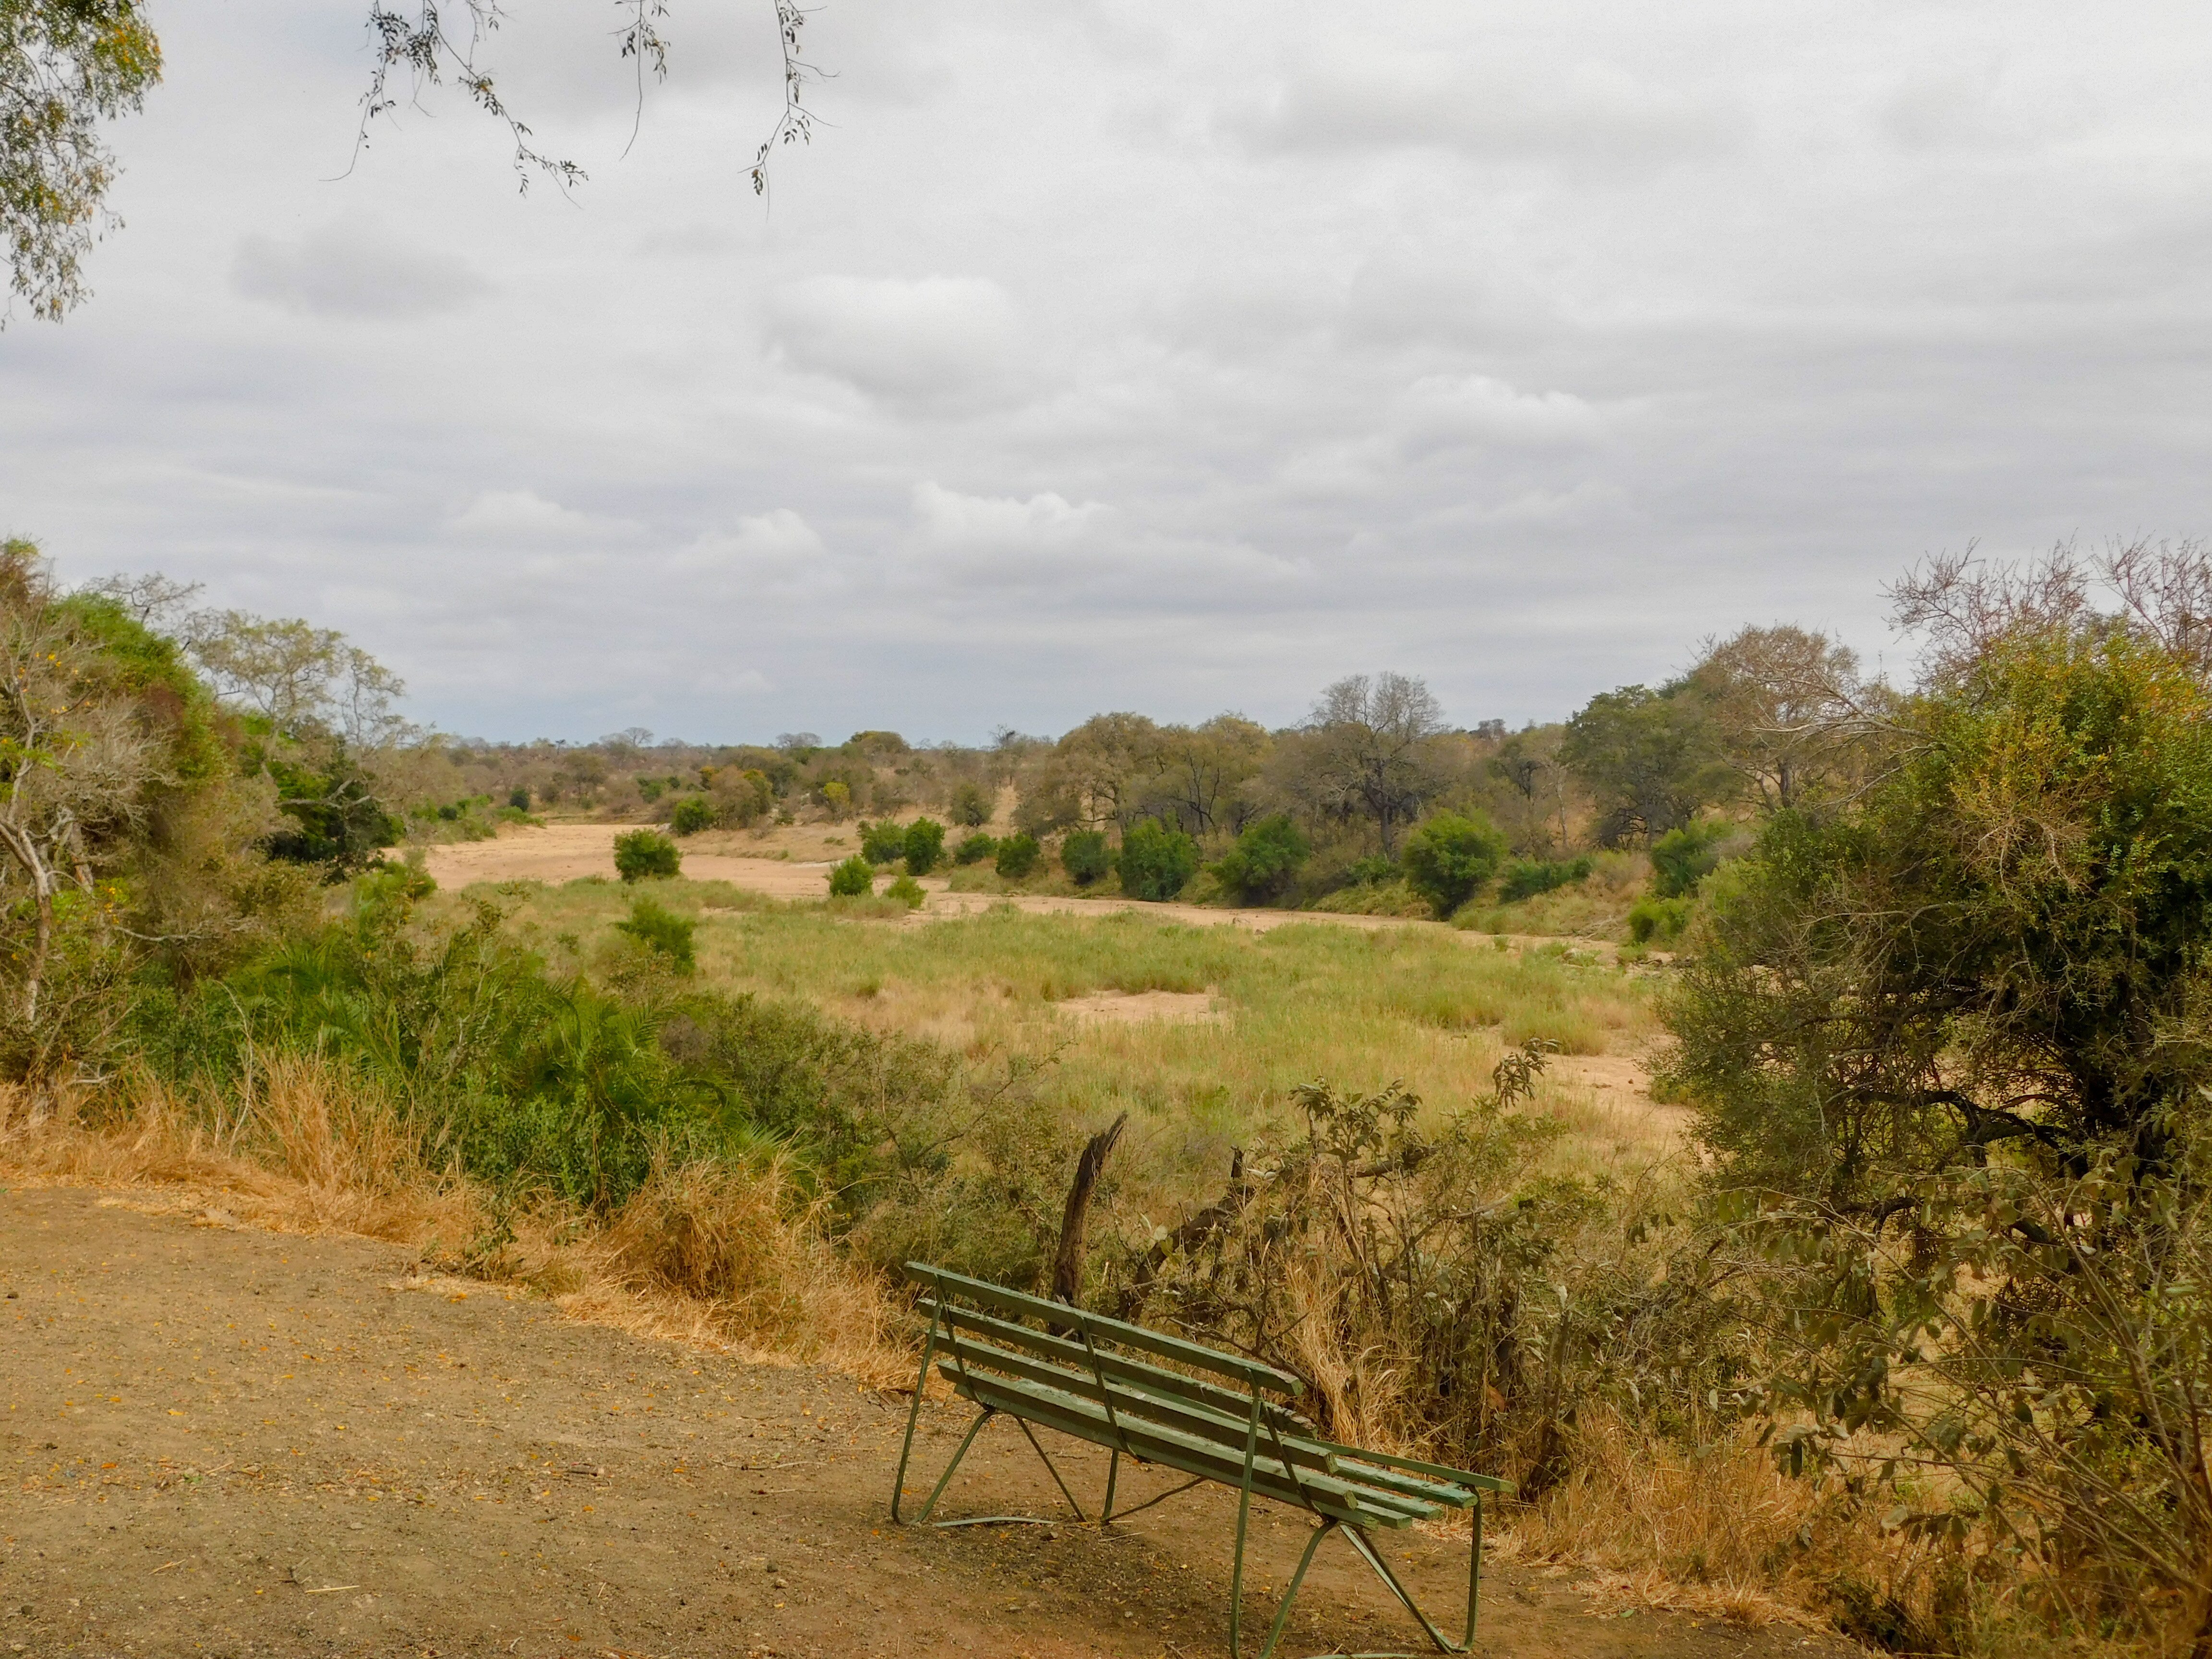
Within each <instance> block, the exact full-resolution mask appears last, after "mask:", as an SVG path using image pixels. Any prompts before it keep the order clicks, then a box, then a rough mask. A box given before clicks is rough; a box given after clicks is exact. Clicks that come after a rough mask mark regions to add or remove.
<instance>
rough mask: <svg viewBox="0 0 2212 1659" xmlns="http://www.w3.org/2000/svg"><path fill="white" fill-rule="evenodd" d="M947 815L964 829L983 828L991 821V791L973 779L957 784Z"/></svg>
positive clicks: (953, 788)
mask: <svg viewBox="0 0 2212 1659" xmlns="http://www.w3.org/2000/svg"><path fill="white" fill-rule="evenodd" d="M946 816H947V817H950V818H951V820H952V821H953V823H957V824H958V825H959V826H960V827H961V828H962V829H981V828H982V827H983V826H984V825H985V824H987V823H989V822H990V821H991V793H990V791H988V790H987V789H986V788H984V787H983V786H982V785H981V784H980V783H976V782H975V781H972V780H971V781H964V782H961V783H957V784H955V785H954V786H953V787H952V801H951V806H950V807H949V808H947V810H946Z"/></svg>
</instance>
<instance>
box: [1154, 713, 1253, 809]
mask: <svg viewBox="0 0 2212 1659" xmlns="http://www.w3.org/2000/svg"><path fill="white" fill-rule="evenodd" d="M1272 745H1273V739H1272V738H1270V737H1269V736H1268V735H1267V728H1266V727H1265V726H1261V725H1259V724H1257V723H1256V722H1255V721H1252V720H1246V719H1245V718H1244V717H1243V715H1242V714H1217V715H1215V716H1214V717H1213V718H1212V720H1208V721H1206V723H1205V724H1204V725H1203V726H1163V727H1162V728H1160V730H1159V732H1158V737H1157V739H1156V741H1155V743H1154V744H1153V745H1152V750H1151V752H1150V753H1149V754H1147V755H1146V756H1144V757H1142V758H1143V761H1144V763H1145V765H1146V767H1147V768H1148V769H1149V770H1150V772H1151V777H1150V779H1149V781H1147V782H1146V785H1145V786H1144V787H1143V788H1142V797H1143V805H1144V807H1145V809H1146V810H1147V811H1151V812H1152V814H1153V815H1154V816H1156V817H1162V818H1166V817H1173V818H1174V819H1175V820H1176V823H1179V824H1180V825H1181V826H1182V828H1183V829H1187V830H1188V831H1189V832H1190V833H1191V834H1192V835H1194V836H1209V835H1212V833H1213V831H1214V830H1215V829H1218V828H1220V827H1222V826H1223V824H1224V823H1229V824H1231V826H1235V825H1237V824H1238V823H1240V821H1241V820H1242V818H1243V817H1244V816H1245V814H1246V813H1247V812H1249V810H1250V807H1249V802H1248V801H1247V799H1246V798H1245V796H1244V794H1243V786H1244V785H1245V784H1246V783H1247V782H1249V781H1250V780H1251V779H1253V778H1255V777H1257V776H1258V775H1259V774H1260V769H1261V765H1262V764H1263V763H1265V762H1266V760H1267V751H1268V750H1269V748H1270V747H1271V746H1272Z"/></svg>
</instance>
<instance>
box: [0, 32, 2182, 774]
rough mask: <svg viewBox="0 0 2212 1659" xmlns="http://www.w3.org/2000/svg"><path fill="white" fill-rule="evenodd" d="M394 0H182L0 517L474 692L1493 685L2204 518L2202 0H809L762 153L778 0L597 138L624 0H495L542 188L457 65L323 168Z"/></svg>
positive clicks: (627, 101)
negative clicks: (766, 193) (556, 162)
mask: <svg viewBox="0 0 2212 1659" xmlns="http://www.w3.org/2000/svg"><path fill="white" fill-rule="evenodd" d="M365 9H366V8H365V6H364V5H362V4H361V3H359V0H164V3H161V4H160V5H158V7H157V9H156V10H155V19H156V21H157V23H158V24H159V26H160V27H161V33H162V40H163V43H164V46H165V48H166V51H167V62H168V73H167V82H166V83H165V84H164V85H163V86H162V87H161V88H160V89H159V90H158V91H157V92H156V93H155V94H154V96H153V98H152V99H151V100H149V108H148V112H147V113H146V114H145V115H144V116H143V118H137V119H135V120H131V121H129V122H126V123H125V124H123V125H120V126H118V128H117V129H116V131H115V142H116V143H117V146H118V149H119V150H120V152H121V154H122V155H123V158H124V160H125V165H126V168H127V172H126V173H125V178H124V179H123V181H122V184H121V185H120V187H119V189H118V192H117V197H116V204H117V205H118V207H119V209H120V210H121V211H122V212H123V214H124V216H125V218H126V219H127V220H128V226H127V228H125V229H124V230H123V231H121V232H120V233H119V234H117V235H115V236H114V237H112V239H111V240H109V241H108V242H107V243H106V244H105V245H104V246H102V247H101V248H100V250H99V252H97V253H96V255H95V256H94V262H93V265H92V278H93V282H94V286H95V288H96V289H97V292H96V295H95V297H94V300H93V301H91V303H90V304H89V305H88V306H86V307H84V308H82V310H80V311H79V312H77V313H75V314H74V315H72V316H71V317H70V319H69V320H68V322H67V323H66V324H64V325H62V326H61V327H59V328H55V327H52V326H51V325H45V324H41V323H38V322H35V321H32V320H29V319H27V318H25V317H24V316H23V315H22V314H21V308H20V307H18V314H17V317H16V319H15V321H14V322H13V323H12V324H11V325H10V326H9V328H8V329H7V331H5V332H4V333H0V530H4V531H9V532H15V533H21V534H29V535H32V536H34V537H36V538H39V539H40V541H41V542H43V543H44V544H45V545H46V548H47V550H49V551H50V552H51V553H52V555H53V556H54V557H55V559H56V560H57V562H58V564H59V567H60V568H61V569H62V571H63V573H64V574H65V575H67V576H70V577H72V578H82V577H89V576H93V575H97V574H103V573H105V572H107V571H112V570H118V569H119V570H131V571H144V570H160V571H162V572H165V573H167V574H170V575H173V576H176V577H180V578H185V579H189V580H197V581H201V582H204V583H205V584H206V593H207V599H209V600H210V601H211V602H215V603H219V604H222V605H238V606H242V607H245V608H246V609H248V610H252V611H260V612H264V613H270V614H276V615H301V616H306V617H312V618H313V619H315V620H317V621H319V622H322V623H328V624H331V625H334V626H337V627H339V628H343V629H345V630H346V631H347V632H348V633H349V634H350V635H353V636H354V637H355V638H356V640H357V641H359V642H360V643H361V644H362V645H365V646H366V647H368V648H369V649H370V650H371V651H373V652H374V653H375V654H376V655H377V656H379V657H380V658H381V659H384V660H386V662H388V663H389V664H391V665H392V666H393V667H394V668H396V669H397V670H398V671H399V672H400V673H401V674H402V675H404V678H406V680H407V681H408V683H409V686H410V692H411V694H412V695H411V697H410V703H411V708H412V712H413V713H414V714H415V715H416V717H417V718H418V719H422V720H428V721H432V722H435V723H436V724H437V725H439V726H442V727H444V728H446V729H447V730H449V731H453V732H460V733H464V734H480V735H484V736H489V737H495V738H531V737H536V736H539V735H545V736H553V737H567V738H592V737H594V736H597V735H598V734H599V733H600V732H606V731H610V730H612V729H616V728H619V727H623V726H646V727H648V728H650V729H652V730H653V731H654V732H659V733H661V734H663V735H680V736H683V737H686V738H694V739H699V740H730V741H734V740H739V739H757V738H764V737H768V736H772V735H773V734H775V733H776V732H783V731H792V730H798V729H808V730H812V731H817V732H822V733H823V734H825V735H827V736H829V737H831V738H839V737H842V736H843V735H844V734H845V733H846V732H849V731H851V730H853V729H855V728H858V727H862V726H888V727H892V728H896V729H897V730H900V731H902V732H905V733H906V734H907V735H908V737H910V738H959V739H975V738H982V737H984V736H985V735H986V734H987V733H988V732H989V731H990V730H991V729H992V728H993V727H994V726H998V725H1000V724H1002V723H1003V724H1007V725H1012V726H1017V727H1018V728H1020V729H1022V730H1024V731H1033V732H1058V731H1060V730H1063V729H1065V728H1066V726H1070V725H1072V724H1073V723H1075V722H1076V721H1078V720H1081V719H1083V718H1084V717H1085V716H1086V715H1088V714H1092V713H1094V712H1097V711H1099V710H1102V709H1109V708H1135V709H1140V710H1143V711H1145V712H1147V713H1150V714H1154V715H1156V716H1158V717H1161V718H1165V719H1193V718H1202V717H1204V716H1206V715H1207V714H1212V713H1214V712H1217V711H1218V710H1220V709H1223V708H1237V709H1240V710H1242V711H1243V712H1244V713H1247V714H1250V715H1251V716H1253V717H1254V718H1255V719H1259V720H1266V721H1267V722H1269V723H1271V724H1277V723H1283V722H1286V721H1289V720H1293V719H1295V718H1297V716H1298V715H1300V714H1302V713H1303V712H1304V709H1305V708H1306V707H1307V706H1308V704H1309V703H1310V701H1311V699H1312V696H1313V694H1314V693H1315V691H1316V690H1317V689H1318V688H1319V687H1320V686H1322V684H1325V683H1326V682H1327V681H1328V680H1330V679H1332V678H1336V677H1338V676H1340V675H1342V674H1345V673H1347V672H1352V671H1361V670H1372V669H1377V668H1395V669H1399V670H1401V671H1407V672H1410V673H1417V674H1421V675H1425V677H1426V678H1428V680H1429V682H1430V684H1431V685H1432V686H1433V687H1434V688H1435V690H1437V694H1438V695H1439V696H1441V698H1442V699H1443V702H1444V705H1445V707H1446V708H1447V710H1448V712H1449V714H1451V715H1452V716H1453V717H1454V719H1455V720H1458V721H1461V722H1464V723H1470V724H1471V723H1472V722H1474V721H1475V720H1482V719H1486V718H1492V717H1502V718H1504V719H1508V720H1513V721H1515V722H1516V723H1517V722H1518V721H1520V720H1526V719H1539V720H1541V719H1553V718H1558V717H1559V716H1561V715H1563V714H1566V713H1568V712H1570V711H1571V710H1572V709H1573V708H1575V707H1576V706H1577V705H1578V704H1580V703H1581V702H1583V700H1585V699H1586V698H1587V697H1588V696H1589V695H1590V694H1591V693H1592V692H1594V691H1596V690H1604V689H1607V688H1609V687H1611V686H1613V685H1616V684H1624V683H1627V682H1632V681H1638V680H1651V679H1654V678H1660V677H1663V676H1665V675H1667V674H1668V672H1670V671H1673V670H1675V669H1678V668H1680V666H1682V665H1685V664H1686V662H1687V661H1688V660H1690V659H1692V656H1693V655H1694V654H1695V650H1696V646H1697V643H1698V641H1699V640H1700V639H1701V638H1703V637H1705V636H1706V635H1711V634H1714V633H1717V632H1722V633H1724V632H1727V631H1730V630H1732V629H1735V628H1736V627H1738V626H1740V625H1741V624H1742V623H1748V622H1773V621H1796V622H1802V623H1806V624H1808V625H1810V626H1814V627H1826V628H1830V629H1834V630H1836V631H1837V632H1838V633H1839V634H1841V635H1843V636H1844V638H1846V639H1847V640H1849V641H1851V642H1852V643H1853V644H1855V645H1857V646H1858V647H1860V648H1861V649H1862V650H1863V651H1864V652H1866V653H1869V655H1874V654H1876V653H1888V655H1889V659H1890V660H1891V661H1892V662H1893V663H1894V662H1895V661H1896V660H1897V659H1898V658H1897V649H1898V647H1896V646H1895V644H1894V643H1893V641H1891V640H1890V637H1889V635H1888V634H1887V629H1886V627H1885V625H1884V622H1883V616H1884V610H1885V606H1884V602H1883V600H1882V598H1881V585H1882V584H1883V583H1884V582H1885V581H1887V580H1891V579H1892V578H1893V577H1894V576H1895V575H1896V574H1898V573H1899V571H1900V570H1901V569H1903V568H1905V567H1906V566H1908V565H1909V564H1911V562H1913V561H1915V560H1916V559H1917V558H1919V557H1920V556H1923V555H1924V554H1926V553H1928V552H1930V551H1935V550H1943V549H1954V548H1958V547H1960V546H1962V545H1964V544H1966V543H1968V542H1969V541H1972V540H1975V539H1977V538H1978V540H1979V542H1980V544H1981V545H1982V547H1983V548H1984V550H1987V551H1990V552H1991V553H1994V554H1997V555H2000V556H2016V555H2020V554H2023V553H2027V552H2030V551H2033V550H2038V549H2041V548H2045V547H2047V546H2049V545H2050V544H2051V543H2053V542H2054V541H2056V540H2057V539H2059V538H2064V537H2069V536H2078V537H2080V538H2081V539H2082V540H2083V541H2085V542H2088V543H2095V542H2101V541H2102V540H2103V539H2105V538H2107V537H2109V536H2112V535H2123V536H2132V535H2136V534H2145V533H2147V534H2151V535H2166V536H2173V537H2184V536H2191V535H2195V534H2198V533H2202V532H2206V531H2208V530H2212V511H2208V509H2207V505H2206V498H2205V481H2206V479H2207V477H2208V468H2207V465H2206V463H2207V437H2208V432H2207V426H2208V416H2212V379H2208V377H2207V374H2206V361H2205V360H2206V355H2207V346H2208V343H2212V330H2208V320H2212V284H2209V283H2208V256H2212V100H2208V99H2207V98H2206V96H2205V92H2204V88H2205V86H2206V71H2207V67H2208V63H2207V59H2208V56H2212V12H2208V11H2207V10H2206V9H2205V8H2204V7H2203V5H2202V4H2201V3H2199V4H2190V5H2182V4H2179V3H2158V0H2152V3H2145V4H2138V5H2135V6H2130V7H2128V8H2125V9H2124V11H2115V12H2107V11H2105V10H2104V9H2102V8H2097V7H2085V6H2081V5H2079V4H2076V3H2067V4H2060V3H2056V0H2026V3H2023V0H2008V3H2002V4H1999V3H1960V4H1945V3H1940V0H1937V3H1930V0H1912V3H1910V4H1895V3H1880V0H1877V3H1872V4H1869V3H1864V0H1860V3H1854V4H1850V5H1797V6H1780V7H1778V6H1775V5H1773V4H1771V3H1766V0H1761V3H1756V4H1753V3H1725V0H1678V3H1676V4H1674V5H1671V6H1667V7H1655V6H1651V5H1649V4H1629V3H1626V0H1549V3H1547V4H1544V5H1541V6H1538V5H1535V4H1531V3H1525V0H1524V3H1520V4H1510V5H1509V4H1501V3H1495V0H1419V3H1413V0H1407V3H1395V4H1376V5H1367V6H1357V7H1346V6H1342V5H1328V6H1323V5H1317V4H1310V3H1305V0H1264V3H1261V0H1217V3H1212V4H1209V5H1205V6H1197V7H1185V6H1161V5H1158V4H1156V3H1154V4H1145V5H1139V4H1137V3H1133V0H1049V3H1037V0H1024V3H1006V0H1001V3H982V0H902V3H898V4H890V3H887V0H824V4H823V9H820V10H819V11H817V12H816V13H814V14H813V15H812V21H811V23H810V26H809V28H808V40H807V46H808V51H809V54H810V56H811V58H814V59H815V60H816V61H817V62H818V63H819V64H821V65H822V66H823V68H824V69H825V70H829V71H830V72H831V73H832V74H833V75H834V76H835V78H834V80H830V81H829V82H825V83H824V84H823V86H822V87H821V88H818V89H817V92H816V94H814V100H813V101H814V102H815V103H816V105H817V107H818V108H819V110H820V111H821V112H822V115H823V121H824V125H823V126H822V127H821V128H820V129H819V130H818V131H817V135H816V138H815V142H814V143H813V144H812V146H811V148H808V149H794V150H790V151H787V152H784V153H782V154H781V155H779V157H778V159H777V161H776V162H775V192H774V197H773V202H772V204H771V205H770V206H769V207H768V208H763V205H762V204H760V203H759V202H757V200H756V199H755V198H754V197H753V195H752V193H751V191H750V187H749V185H748V182H747V179H746V173H747V169H748V167H749V166H750V161H751V159H752V153H753V149H754V147H755V145H756V144H757V142H758V140H759V138H760V137H761V135H762V134H763V131H765V129H766V127H767V125H768V124H769V121H770V120H771V118H772V117H773V113H774V108H775V98H776V76H777V67H778V65H777V59H776V57H775V33H774V25H773V12H772V9H771V8H770V6H769V0H713V3H712V4H709V3H708V0H674V3H673V7H672V10H671V16H670V18H669V21H668V26H667V27H668V32H669V33H670V35H671V39H672V40H673V42H674V47H675V52H674V58H673V60H672V64H671V75H670V77H669V80H668V82H667V83H666V85H665V87H662V88H659V89H657V90H654V91H653V92H652V93H651V94H649V96H648V97H647V101H646V106H645V110H644V114H643V120H642V125H641V128H640V130H639V132H638V136H637V138H636V142H635V144H634V145H631V146H630V147H629V150H628V153H627V154H626V155H625V154H624V146H625V144H627V143H629V138H630V134H631V130H632V124H633V120H634V118H635V108H634V92H635V85H634V82H633V80H632V79H631V76H630V72H629V70H628V68H627V67H626V66H625V65H624V64H623V63H622V62H621V61H620V60H619V58H617V55H616V52H615V45H614V41H613V40H612V38H611V30H612V28H613V27H615V24H616V22H617V17H618V15H619V14H618V13H617V9H616V8H614V7H612V6H611V5H608V4H605V3H601V0H517V3H516V4H515V5H514V7H513V15H512V21H510V23H509V24H508V26H507V28H505V29H504V30H503V31H502V32H501V34H500V35H499V36H498V37H497V40H496V42H495V49H494V51H493V52H491V53H490V54H489V61H491V62H492V63H493V64H495V66H497V67H499V68H500V69H501V70H503V71H504V75H505V79H506V82H507V88H508V90H509V93H510V95H511V96H512V97H513V100H514V101H515V102H516V104H517V105H518V106H519V107H520V110H521V112H522V113H523V115H524V116H525V118H526V119H528V120H530V121H531V122H532V124H533V125H534V126H535V127H536V129H537V131H538V136H539V137H540V139H541V140H542V142H543V143H544V145H545V146H546V147H547V148H548V149H553V150H556V151H558V152H560V153H562V154H563V155H572V156H574V158H575V159H576V160H578V161H580V162H582V163H583V164H584V165H585V166H586V167H587V168H588V169H589V171H590V173H591V180H590V182H589V183H588V184H587V185H585V186H583V187H582V188H581V189H580V190H579V191H576V192H575V194H574V197H573V199H569V200H564V199H563V197H562V196H561V194H560V193H559V192H557V191H553V190H551V189H546V188H537V189H533V190H532V191H530V192H529V193H528V194H527V195H518V194H517V192H516V191H515V189H514V186H513V175H512V173H510V172H509V171H508V169H507V165H506V162H505V160H504V155H503V143H502V139H501V133H500V131H499V130H498V129H497V128H495V126H494V125H491V124H489V123H488V122H486V121H485V120H483V118H479V117H477V116H473V115H471V113H469V112H467V111H466V110H465V108H464V107H462V106H460V105H459V103H457V102H456V101H454V100H453V99H452V98H451V97H450V95H435V96H433V97H431V98H430V99H428V101H427V104H426V107H425V108H424V109H423V110H422V111H421V112H403V114H402V116H401V117H400V118H398V119H397V120H396V121H394V122H392V124H391V125H389V126H388V127H385V126H382V125H381V124H380V131H378V132H377V134H376V142H375V143H374V146H373V148H371V149H369V150H368V152H367V153H366V154H365V155H362V157H360V159H359V161H358V162H357V163H356V164H355V165H354V166H353V167H352V170H351V172H350V174H349V175H348V174H346V170H347V167H348V163H349V159H350V158H351V152H352V141H353V134H354V126H355V100H356V96H357V94H358V93H359V91H360V89H361V86H362V82H363V79H364V76H365V75H366V64H367V60H366V58H365V56H364V53H363V50H362V30H361V20H362V15H363V13H364V11H365ZM456 9H458V8H456ZM340 175H346V176H343V177H341V176H340Z"/></svg>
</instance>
